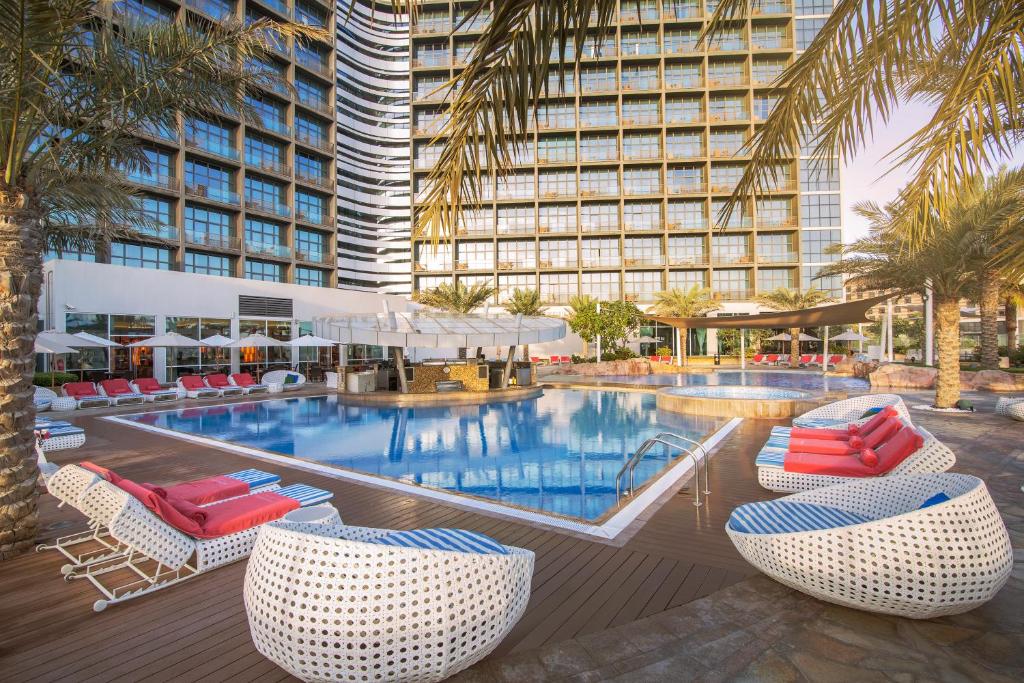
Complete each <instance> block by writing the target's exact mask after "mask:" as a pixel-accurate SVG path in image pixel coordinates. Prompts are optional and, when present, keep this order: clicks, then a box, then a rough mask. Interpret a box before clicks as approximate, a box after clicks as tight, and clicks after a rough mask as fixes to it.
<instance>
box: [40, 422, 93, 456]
mask: <svg viewBox="0 0 1024 683" xmlns="http://www.w3.org/2000/svg"><path fill="white" fill-rule="evenodd" d="M35 431H36V433H37V436H39V437H42V436H43V434H42V432H45V438H42V439H41V440H40V443H39V444H38V445H39V448H40V449H41V450H42V451H43V452H44V453H51V452H53V451H62V450H65V449H68V448H80V447H82V446H84V445H85V430H84V429H82V428H81V427H76V426H74V425H72V424H68V423H67V422H55V423H47V422H38V421H37V422H36V425H35Z"/></svg>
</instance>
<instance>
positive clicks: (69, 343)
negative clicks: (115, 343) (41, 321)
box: [36, 330, 107, 349]
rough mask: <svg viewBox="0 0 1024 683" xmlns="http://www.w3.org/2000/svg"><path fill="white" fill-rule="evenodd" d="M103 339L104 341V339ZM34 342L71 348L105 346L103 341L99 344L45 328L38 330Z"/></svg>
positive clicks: (97, 347)
mask: <svg viewBox="0 0 1024 683" xmlns="http://www.w3.org/2000/svg"><path fill="white" fill-rule="evenodd" d="M90 336H92V335H90ZM103 341H104V342H105V341H106V340H103ZM36 342H37V343H40V344H43V345H44V346H53V345H57V346H63V347H67V348H72V349H99V348H103V347H105V346H107V344H105V343H103V344H101V343H99V342H95V341H91V340H89V339H85V338H83V337H79V336H77V335H74V334H68V333H67V332H57V331H55V330H45V331H43V332H40V333H39V334H37V335H36Z"/></svg>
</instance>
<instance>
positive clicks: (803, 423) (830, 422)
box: [793, 417, 850, 429]
mask: <svg viewBox="0 0 1024 683" xmlns="http://www.w3.org/2000/svg"><path fill="white" fill-rule="evenodd" d="M849 423H850V421H849V420H837V419H835V418H829V417H819V418H814V417H812V418H801V417H798V418H796V419H795V420H793V426H795V427H811V428H812V429H813V428H818V427H835V426H836V425H845V424H849Z"/></svg>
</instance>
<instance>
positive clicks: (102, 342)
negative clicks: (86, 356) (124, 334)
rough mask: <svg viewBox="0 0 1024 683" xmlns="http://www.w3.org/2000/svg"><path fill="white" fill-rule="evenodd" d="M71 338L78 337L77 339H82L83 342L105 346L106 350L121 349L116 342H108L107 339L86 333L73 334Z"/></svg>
mask: <svg viewBox="0 0 1024 683" xmlns="http://www.w3.org/2000/svg"><path fill="white" fill-rule="evenodd" d="M72 336H74V337H78V338H79V339H84V340H85V341H88V342H93V343H95V344H99V345H100V346H105V347H107V348H108V349H119V348H121V345H120V344H118V343H117V342H116V341H110V340H109V339H104V338H103V337H97V336H96V335H95V334H89V333H88V332H75V333H74V335H72Z"/></svg>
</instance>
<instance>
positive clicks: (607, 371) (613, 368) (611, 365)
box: [554, 358, 651, 377]
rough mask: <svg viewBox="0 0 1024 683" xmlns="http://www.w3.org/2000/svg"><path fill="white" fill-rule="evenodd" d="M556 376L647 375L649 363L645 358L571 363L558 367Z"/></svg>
mask: <svg viewBox="0 0 1024 683" xmlns="http://www.w3.org/2000/svg"><path fill="white" fill-rule="evenodd" d="M554 374H556V375H587V376H588V377H590V376H593V377H598V376H604V375H649V374H651V362H650V361H649V360H647V359H646V358H630V359H629V360H609V361H602V362H600V363H572V364H570V365H559V366H558V370H556V371H555V373H554Z"/></svg>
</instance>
